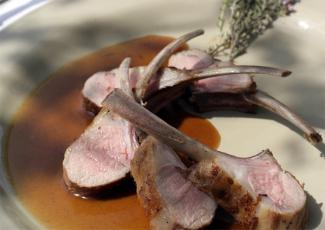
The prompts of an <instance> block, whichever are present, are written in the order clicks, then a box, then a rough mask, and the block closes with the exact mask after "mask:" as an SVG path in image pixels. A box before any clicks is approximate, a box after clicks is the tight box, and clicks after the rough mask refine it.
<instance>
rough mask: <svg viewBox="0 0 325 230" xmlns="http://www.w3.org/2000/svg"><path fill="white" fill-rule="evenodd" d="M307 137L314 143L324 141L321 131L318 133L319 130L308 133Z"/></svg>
mask: <svg viewBox="0 0 325 230" xmlns="http://www.w3.org/2000/svg"><path fill="white" fill-rule="evenodd" d="M306 138H307V140H308V141H309V142H310V143H312V144H313V145H316V144H318V143H320V142H322V141H323V138H322V136H321V135H320V134H319V133H317V132H315V133H311V134H309V135H306Z"/></svg>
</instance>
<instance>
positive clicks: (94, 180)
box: [63, 58, 139, 197]
mask: <svg viewBox="0 0 325 230" xmlns="http://www.w3.org/2000/svg"><path fill="white" fill-rule="evenodd" d="M129 64H130V59H128V58H126V59H125V60H124V61H123V62H122V63H121V65H120V68H119V76H121V82H123V84H122V85H123V86H125V87H124V88H123V90H124V92H125V93H127V94H128V95H129V97H130V98H131V97H132V95H131V93H130V92H131V91H130V89H128V77H129V75H128V69H129ZM135 131H136V129H135V128H134V126H133V125H132V124H130V123H129V122H128V121H126V120H124V119H123V118H121V117H120V116H119V115H117V114H114V113H112V112H109V111H108V110H107V109H105V108H103V109H102V110H101V111H100V112H99V114H98V115H97V116H96V117H95V119H94V120H93V121H92V123H91V124H90V125H89V126H88V127H87V129H86V130H85V131H84V133H83V134H81V136H80V137H79V138H78V139H77V140H76V141H74V142H73V143H72V144H71V145H70V146H69V147H68V148H67V150H66V152H65V155H64V160H63V175H64V181H65V183H66V185H67V187H68V189H69V190H70V191H72V192H73V193H74V194H75V195H79V196H82V197H86V196H89V195H94V194H97V193H99V192H101V191H103V190H105V189H106V188H107V187H109V186H111V184H113V183H116V182H117V181H119V180H121V179H123V178H124V177H125V176H126V175H127V174H128V173H129V171H130V160H131V159H132V158H133V155H134V152H135V150H136V149H137V148H138V146H139V144H138V140H137V137H136V132H135Z"/></svg>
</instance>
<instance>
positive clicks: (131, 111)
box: [103, 89, 307, 229]
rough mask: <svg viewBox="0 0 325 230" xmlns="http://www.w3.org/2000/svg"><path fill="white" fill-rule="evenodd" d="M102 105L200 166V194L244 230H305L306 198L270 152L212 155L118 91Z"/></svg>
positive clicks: (197, 176) (194, 174)
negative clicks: (207, 195)
mask: <svg viewBox="0 0 325 230" xmlns="http://www.w3.org/2000/svg"><path fill="white" fill-rule="evenodd" d="M103 104H104V105H105V106H107V108H108V109H110V110H111V111H113V112H115V113H117V114H119V115H120V116H121V117H123V118H125V119H126V120H128V121H130V122H132V123H133V124H134V125H135V126H136V127H138V128H140V129H142V130H143V131H145V132H146V133H148V134H150V135H152V136H153V137H155V138H156V139H158V140H160V141H162V142H164V143H165V144H167V145H169V146H171V147H172V148H173V149H174V150H175V151H176V152H182V153H186V154H188V155H189V156H190V157H191V158H192V159H193V160H195V161H196V162H197V164H196V165H195V168H194V170H193V171H192V172H191V175H190V176H189V178H190V179H191V180H192V182H194V183H195V184H196V186H197V187H198V188H200V189H202V190H204V191H206V192H210V193H211V194H212V195H213V197H214V199H215V201H216V202H217V203H218V205H220V206H221V207H222V208H224V209H225V210H226V211H227V212H229V213H230V214H231V215H232V216H233V217H234V218H235V219H236V221H238V222H239V223H241V224H243V225H244V227H245V229H256V228H258V229H302V228H303V226H304V223H305V221H306V216H307V210H306V193H305V192H304V190H303V187H302V186H301V184H300V183H299V182H298V180H297V179H296V178H295V177H294V176H292V175H291V174H290V173H288V172H286V171H284V170H283V169H282V168H281V166H280V165H279V164H278V162H277V161H276V160H275V158H274V157H273V156H272V154H271V152H270V151H269V150H265V151H262V152H261V153H260V154H257V155H255V156H252V157H249V158H239V157H235V156H232V155H229V154H226V153H223V152H219V151H216V150H212V149H210V148H209V147H207V146H205V145H203V144H200V143H198V142H196V141H195V140H193V139H191V138H189V137H187V136H186V135H184V134H182V133H181V132H180V131H178V130H177V129H175V128H173V127H171V126H169V125H168V124H167V123H165V122H164V121H162V120H161V119H160V118H158V117H157V116H156V115H154V114H153V113H151V112H150V111H148V110H146V109H145V108H144V107H142V106H141V105H139V104H137V103H135V102H134V101H132V100H130V99H129V98H128V97H127V96H125V95H124V94H123V93H122V92H121V91H120V90H119V89H115V90H114V91H113V92H112V93H110V94H109V95H108V96H107V98H106V99H105V101H104V102H103ZM150 192H151V191H150V190H148V191H147V193H150Z"/></svg>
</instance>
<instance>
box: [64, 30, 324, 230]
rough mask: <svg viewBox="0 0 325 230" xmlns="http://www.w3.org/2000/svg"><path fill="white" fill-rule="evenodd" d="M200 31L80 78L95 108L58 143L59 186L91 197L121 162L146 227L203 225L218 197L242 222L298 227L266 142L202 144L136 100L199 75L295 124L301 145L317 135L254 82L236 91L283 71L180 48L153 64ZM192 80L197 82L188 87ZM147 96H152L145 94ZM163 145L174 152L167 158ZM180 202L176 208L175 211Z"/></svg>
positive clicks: (298, 194)
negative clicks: (138, 61) (138, 60)
mask: <svg viewBox="0 0 325 230" xmlns="http://www.w3.org/2000/svg"><path fill="white" fill-rule="evenodd" d="M200 34H202V31H201V30H198V31H194V32H191V33H189V34H186V35H184V36H182V37H180V38H179V39H176V40H175V41H174V42H172V43H170V44H169V45H167V46H166V47H165V48H164V49H163V50H162V51H160V52H159V53H158V54H157V56H155V58H153V60H152V61H151V62H150V63H149V64H148V66H147V67H141V68H136V67H135V68H133V69H129V66H130V61H131V60H130V59H129V58H126V59H124V60H123V61H122V63H121V64H120V67H119V68H118V69H116V70H112V71H110V72H102V73H97V74H95V75H93V76H92V77H90V78H89V79H88V80H87V82H86V83H85V86H84V89H83V93H84V96H85V98H86V102H87V103H86V105H88V106H89V104H90V103H92V104H94V105H93V106H91V108H94V107H97V108H100V107H102V109H101V110H100V112H99V113H98V115H97V116H96V117H95V119H94V121H93V122H92V123H91V125H90V126H89V127H88V128H87V129H86V130H85V131H84V133H83V134H82V135H81V136H80V138H78V139H77V140H76V141H75V142H74V143H73V144H72V145H71V146H70V147H68V148H67V150H66V153H65V159H64V161H63V170H64V178H65V182H66V184H67V186H68V188H69V189H70V190H71V191H72V192H73V193H75V194H77V195H78V196H89V195H96V194H98V193H99V192H101V191H102V190H106V189H114V188H112V186H113V184H114V183H116V182H117V181H119V180H121V179H123V178H124V177H126V175H127V173H129V171H130V170H131V172H132V175H133V177H134V179H135V182H136V184H137V192H138V196H139V199H140V201H141V204H142V205H143V206H144V208H145V210H146V213H147V214H148V215H149V217H150V218H151V221H150V223H151V227H152V228H155V229H162V228H164V229H173V228H175V227H179V228H184V229H199V228H202V227H204V226H206V225H208V224H209V223H211V221H212V219H213V213H214V211H215V209H216V207H217V205H219V206H221V207H222V208H223V209H225V210H226V211H227V212H229V213H230V214H231V215H232V216H233V217H234V219H235V220H236V221H237V222H238V223H240V224H242V226H244V228H249V229H255V228H266V229H278V228H286V229H301V228H302V227H303V225H304V223H305V221H306V215H307V212H306V194H305V192H304V190H303V188H302V186H301V184H300V183H299V182H298V181H297V180H296V179H295V178H294V177H293V176H292V175H291V174H289V173H287V172H285V171H283V169H282V168H281V167H280V166H279V164H278V163H277V161H276V160H275V159H274V157H273V156H272V154H271V152H270V151H269V150H265V151H263V152H261V153H260V154H258V155H256V156H253V157H250V158H239V157H234V156H231V155H229V154H226V153H222V152H218V151H215V150H211V149H209V148H208V147H207V146H204V145H202V144H200V143H198V142H196V141H195V140H193V139H191V138H189V137H187V136H185V135H184V134H182V133H180V132H179V131H177V130H176V129H174V128H172V127H171V126H169V125H168V124H167V123H165V122H163V121H162V120H160V119H159V118H158V117H156V116H155V115H154V114H153V113H151V112H149V110H146V109H144V108H143V107H144V106H148V105H150V106H149V109H151V110H152V111H153V112H157V111H159V110H160V109H161V108H162V107H163V106H166V105H167V104H169V103H170V102H171V101H174V100H177V99H179V98H181V97H182V96H183V95H184V94H185V92H186V91H187V90H188V89H192V90H193V91H195V90H197V89H198V88H199V89H200V87H201V86H202V84H203V85H204V83H205V82H204V81H208V82H209V86H210V88H208V91H210V92H211V91H212V92H213V88H212V87H213V86H216V92H217V93H220V89H222V90H224V91H223V92H224V93H225V94H230V93H233V94H234V93H235V94H239V95H240V96H241V98H240V97H238V98H237V99H235V100H234V101H235V102H237V101H240V100H244V101H245V100H246V103H252V104H255V105H262V106H263V107H266V108H268V109H270V110H271V111H274V112H276V113H279V114H280V115H281V116H283V117H285V118H287V119H288V120H289V121H291V122H293V123H294V124H295V125H297V126H298V127H299V128H301V129H302V130H303V131H304V132H305V135H306V137H307V139H308V140H309V141H311V143H313V144H315V143H317V142H320V141H321V140H322V139H321V136H320V135H319V134H318V133H317V132H316V131H315V130H314V129H313V128H312V127H311V126H310V125H308V124H307V123H306V122H305V121H303V120H302V118H300V117H299V116H298V115H296V114H295V113H294V112H292V111H290V110H289V109H288V108H287V107H286V106H285V105H283V104H281V103H280V102H278V101H276V100H275V99H274V98H272V97H270V96H268V95H267V94H266V93H263V92H257V91H256V89H255V84H254V83H250V84H244V85H245V87H243V88H244V89H243V90H238V88H240V87H241V86H242V83H243V82H245V80H246V83H247V82H252V77H251V76H249V75H247V74H253V73H254V74H256V73H264V74H270V75H277V76H287V75H288V74H290V72H289V71H286V70H279V69H276V68H270V67H257V66H236V65H234V64H232V63H222V62H221V61H214V60H213V58H212V57H210V56H209V55H208V54H206V53H204V52H203V51H199V50H196V51H181V52H179V53H177V54H175V56H172V57H171V59H170V60H169V65H170V66H172V68H170V67H163V66H162V65H163V63H165V62H166V61H167V60H168V59H169V57H170V56H171V55H172V54H173V52H174V51H175V50H177V49H178V48H179V47H180V46H181V45H183V43H184V42H185V41H187V40H189V39H191V38H193V37H195V36H197V35H200ZM193 53H194V55H193ZM180 57H181V58H180ZM177 59H178V60H177ZM182 59H183V60H182ZM205 65H206V66H205ZM175 67H176V68H175ZM177 67H179V68H177ZM195 67H196V68H195ZM139 69H140V71H139ZM141 69H142V71H141ZM141 72H143V74H141ZM229 75H230V76H231V78H230V80H228V78H227V77H229ZM237 75H238V78H239V81H238V82H239V84H237V81H236V79H235V78H236V77H237ZM203 78H211V79H208V80H203ZM218 78H221V79H222V81H220V80H218ZM213 79H217V80H216V82H213ZM197 80H199V81H201V82H198V83H197V84H194V85H193V86H192V82H194V81H197ZM210 83H212V84H210ZM252 84H253V85H254V86H253V87H252ZM247 86H248V87H247ZM118 88H120V89H118ZM252 88H253V89H252ZM97 89H98V90H97ZM234 89H235V90H234ZM201 90H202V87H201ZM168 91H169V93H168ZM148 92H150V93H148ZM160 92H162V94H160ZM221 92H222V91H221ZM161 95H162V96H161ZM166 95H169V96H168V97H166ZM183 97H184V96H183ZM185 97H186V95H185ZM151 98H153V101H154V102H155V103H151V102H150V100H151ZM157 98H158V99H157ZM215 100H218V97H215ZM100 101H102V102H101V103H99V102H100ZM157 101H158V102H160V103H159V104H157ZM238 103H240V102H238ZM141 104H142V106H141ZM153 105H154V106H153ZM106 107H107V108H108V109H109V110H107V108H106ZM137 129H138V131H137ZM143 132H144V133H143ZM146 134H149V135H152V136H153V137H154V138H152V137H150V136H149V137H146ZM173 149H174V150H175V151H176V152H178V153H181V154H180V155H179V156H176V152H174V151H173ZM164 155H165V156H164ZM184 155H188V156H189V158H190V160H191V161H192V162H191V163H188V162H187V164H188V165H187V166H186V165H185V164H184V163H185V162H186V160H185V161H184V162H182V160H181V159H182V158H184ZM178 157H180V158H178ZM185 159H186V158H185ZM187 167H190V168H187ZM191 202H194V203H193V204H191ZM187 206H188V207H187ZM191 206H193V207H194V208H192V209H191V208H190V207H191ZM186 209H187V212H185V213H184V211H183V212H182V211H181V210H186Z"/></svg>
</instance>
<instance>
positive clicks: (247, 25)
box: [209, 0, 299, 60]
mask: <svg viewBox="0 0 325 230" xmlns="http://www.w3.org/2000/svg"><path fill="white" fill-rule="evenodd" d="M297 2H299V0H224V1H223V5H222V7H221V10H220V14H219V18H218V28H219V29H220V31H221V39H220V41H219V42H218V43H217V45H216V46H215V47H212V48H210V50H209V52H210V53H211V54H212V55H213V56H214V57H220V56H226V57H227V58H228V59H230V60H232V59H234V58H236V57H238V56H240V55H242V54H244V53H245V52H246V50H247V48H248V47H249V46H250V44H251V43H252V42H253V41H255V40H256V38H258V36H260V35H261V34H263V33H264V31H266V30H267V29H269V28H271V27H272V25H273V22H274V21H275V20H276V19H278V18H279V17H282V16H287V15H289V14H291V13H292V12H294V10H293V6H294V5H295V4H296V3H297Z"/></svg>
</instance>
